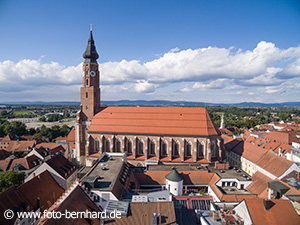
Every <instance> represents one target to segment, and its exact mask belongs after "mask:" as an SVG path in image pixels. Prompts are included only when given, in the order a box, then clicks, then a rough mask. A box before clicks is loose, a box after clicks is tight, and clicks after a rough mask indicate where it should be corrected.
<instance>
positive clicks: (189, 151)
mask: <svg viewBox="0 0 300 225" xmlns="http://www.w3.org/2000/svg"><path fill="white" fill-rule="evenodd" d="M185 157H192V144H191V142H186V143H185Z"/></svg>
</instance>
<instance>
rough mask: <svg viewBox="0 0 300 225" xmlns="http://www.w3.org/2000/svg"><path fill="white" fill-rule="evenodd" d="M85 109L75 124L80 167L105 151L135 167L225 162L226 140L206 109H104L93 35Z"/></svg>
mask: <svg viewBox="0 0 300 225" xmlns="http://www.w3.org/2000/svg"><path fill="white" fill-rule="evenodd" d="M83 58H84V59H85V61H84V63H83V79H82V87H81V90H80V93H81V94H80V96H81V105H80V110H79V111H78V112H77V116H76V122H75V158H76V161H77V164H78V165H86V162H87V160H91V159H97V158H98V157H99V156H100V155H101V154H102V153H104V152H116V153H118V152H119V153H126V155H127V160H128V161H129V162H131V163H132V164H134V165H142V166H144V165H145V164H146V163H147V162H148V163H156V164H158V163H164V164H167V163H173V164H174V163H211V162H214V161H222V160H223V159H224V155H225V150H224V141H223V139H222V137H221V133H220V131H219V129H218V128H217V127H216V125H215V124H214V122H213V121H212V119H211V118H210V116H209V114H208V112H207V111H206V109H205V108H200V107H139V106H136V107H115V106H113V107H112V106H109V107H102V106H101V103H100V92H101V89H100V71H99V65H98V63H97V59H98V58H99V55H98V53H97V51H96V47H95V42H94V39H93V34H92V30H91V31H90V36H89V40H88V44H87V47H86V50H85V52H84V53H83Z"/></svg>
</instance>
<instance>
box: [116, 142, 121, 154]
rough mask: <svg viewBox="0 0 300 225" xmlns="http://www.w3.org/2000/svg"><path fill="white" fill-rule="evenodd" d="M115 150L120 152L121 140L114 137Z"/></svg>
mask: <svg viewBox="0 0 300 225" xmlns="http://www.w3.org/2000/svg"><path fill="white" fill-rule="evenodd" d="M115 152H121V141H120V139H116V142H115Z"/></svg>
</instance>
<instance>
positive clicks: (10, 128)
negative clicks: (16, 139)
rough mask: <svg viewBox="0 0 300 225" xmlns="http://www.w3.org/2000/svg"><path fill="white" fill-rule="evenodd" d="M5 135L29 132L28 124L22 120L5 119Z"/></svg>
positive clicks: (3, 127) (3, 126)
mask: <svg viewBox="0 0 300 225" xmlns="http://www.w3.org/2000/svg"><path fill="white" fill-rule="evenodd" d="M1 126H2V129H3V133H4V135H8V134H16V135H18V136H21V135H24V134H27V129H26V125H25V124H24V123H22V122H20V121H12V122H8V121H5V122H4V123H3V124H2V125H1Z"/></svg>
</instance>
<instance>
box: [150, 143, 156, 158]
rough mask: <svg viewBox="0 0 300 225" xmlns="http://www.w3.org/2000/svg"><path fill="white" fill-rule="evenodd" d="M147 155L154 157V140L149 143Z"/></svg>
mask: <svg viewBox="0 0 300 225" xmlns="http://www.w3.org/2000/svg"><path fill="white" fill-rule="evenodd" d="M149 155H155V141H154V140H151V141H150V146H149Z"/></svg>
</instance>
